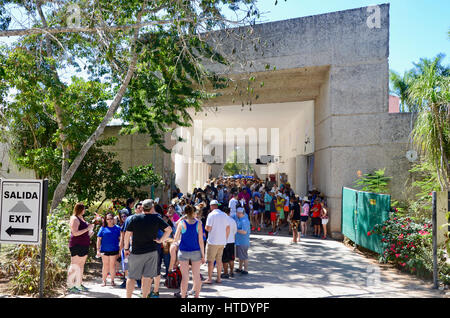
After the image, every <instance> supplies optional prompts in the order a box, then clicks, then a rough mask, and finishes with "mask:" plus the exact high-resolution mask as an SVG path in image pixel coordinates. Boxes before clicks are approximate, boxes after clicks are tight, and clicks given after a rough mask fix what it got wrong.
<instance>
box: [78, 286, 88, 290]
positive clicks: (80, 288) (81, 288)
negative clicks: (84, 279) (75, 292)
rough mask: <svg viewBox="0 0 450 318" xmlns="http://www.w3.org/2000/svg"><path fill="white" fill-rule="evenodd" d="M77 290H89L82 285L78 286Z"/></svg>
mask: <svg viewBox="0 0 450 318" xmlns="http://www.w3.org/2000/svg"><path fill="white" fill-rule="evenodd" d="M77 288H78V289H79V290H81V291H88V290H89V289H88V288H87V287H86V286H84V285H80V287H77Z"/></svg>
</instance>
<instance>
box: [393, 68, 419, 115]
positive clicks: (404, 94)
mask: <svg viewBox="0 0 450 318" xmlns="http://www.w3.org/2000/svg"><path fill="white" fill-rule="evenodd" d="M413 79H414V77H413V72H412V71H408V72H405V73H404V74H403V76H401V75H400V74H398V73H397V72H395V71H393V70H390V71H389V80H390V82H391V90H390V91H391V93H393V94H394V95H397V96H398V97H399V98H400V112H406V111H410V112H415V111H417V109H416V108H415V107H414V105H412V106H410V105H407V103H406V102H407V100H408V89H409V86H410V85H411V81H412V80H413Z"/></svg>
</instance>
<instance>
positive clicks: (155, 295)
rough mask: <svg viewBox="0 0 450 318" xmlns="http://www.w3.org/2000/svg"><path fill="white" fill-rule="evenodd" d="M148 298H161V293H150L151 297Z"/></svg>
mask: <svg viewBox="0 0 450 318" xmlns="http://www.w3.org/2000/svg"><path fill="white" fill-rule="evenodd" d="M147 298H159V292H156V293H155V292H152V291H151V292H150V295H148V296H147Z"/></svg>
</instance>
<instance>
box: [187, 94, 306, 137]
mask: <svg viewBox="0 0 450 318" xmlns="http://www.w3.org/2000/svg"><path fill="white" fill-rule="evenodd" d="M311 103H312V101H306V102H290V103H276V104H273V103H270V104H256V105H252V106H244V107H243V108H242V106H236V105H229V106H217V111H216V107H210V108H205V110H204V111H202V112H200V113H197V114H195V113H193V112H192V113H191V115H192V118H193V119H194V120H201V121H202V126H203V130H205V129H208V128H219V129H221V130H225V129H226V128H243V129H247V128H250V127H253V128H256V129H258V128H280V129H281V128H283V127H284V126H285V125H286V124H287V123H289V122H290V121H291V120H293V119H294V118H296V117H298V114H299V111H300V110H301V108H302V107H306V106H308V105H311ZM250 108H251V110H250Z"/></svg>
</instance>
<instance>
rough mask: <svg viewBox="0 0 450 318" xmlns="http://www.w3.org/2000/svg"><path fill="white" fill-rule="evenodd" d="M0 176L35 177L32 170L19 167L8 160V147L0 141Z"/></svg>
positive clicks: (11, 177)
mask: <svg viewBox="0 0 450 318" xmlns="http://www.w3.org/2000/svg"><path fill="white" fill-rule="evenodd" d="M0 162H1V163H2V164H1V167H0V178H4V179H35V174H34V171H32V170H28V169H19V167H17V166H16V165H15V164H14V163H13V162H11V161H10V158H9V155H8V149H7V147H6V145H5V144H2V143H0Z"/></svg>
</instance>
